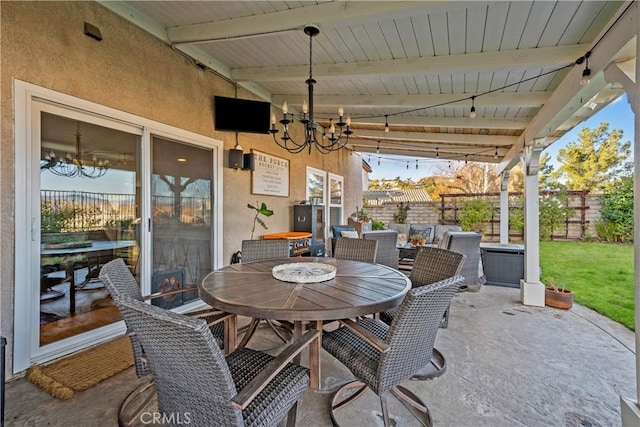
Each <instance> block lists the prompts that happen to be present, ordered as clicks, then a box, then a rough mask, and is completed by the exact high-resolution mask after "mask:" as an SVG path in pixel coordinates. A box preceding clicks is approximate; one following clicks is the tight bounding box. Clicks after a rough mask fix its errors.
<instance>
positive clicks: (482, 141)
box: [355, 130, 519, 147]
mask: <svg viewBox="0 0 640 427" xmlns="http://www.w3.org/2000/svg"><path fill="white" fill-rule="evenodd" d="M390 133H391V132H389V133H387V132H384V131H376V130H365V131H362V132H357V131H356V133H355V135H356V138H358V139H370V140H375V141H377V140H383V139H385V140H387V141H391V140H396V141H399V140H402V141H412V142H442V143H454V144H455V143H457V144H465V143H466V144H468V143H475V144H478V145H487V146H494V147H495V146H504V145H513V144H515V143H517V142H518V139H519V138H518V137H517V136H495V135H469V134H450V133H425V132H397V131H396V132H393V133H392V135H389V134H390Z"/></svg>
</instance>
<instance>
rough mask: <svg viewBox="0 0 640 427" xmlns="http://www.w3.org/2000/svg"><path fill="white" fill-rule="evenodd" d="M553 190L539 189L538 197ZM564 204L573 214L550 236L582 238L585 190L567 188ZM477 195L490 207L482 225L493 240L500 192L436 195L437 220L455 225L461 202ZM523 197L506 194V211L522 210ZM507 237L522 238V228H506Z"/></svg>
mask: <svg viewBox="0 0 640 427" xmlns="http://www.w3.org/2000/svg"><path fill="white" fill-rule="evenodd" d="M556 194H557V192H555V191H541V192H540V196H541V197H543V196H553V195H556ZM564 194H565V195H566V198H565V200H564V202H565V207H566V208H569V209H571V210H573V214H572V215H569V217H568V219H567V220H566V221H564V225H563V226H562V227H560V228H557V229H555V230H554V232H553V233H552V234H551V239H552V240H553V239H555V240H580V239H584V238H585V236H586V235H587V233H588V231H589V225H590V220H589V219H588V215H587V211H588V210H589V209H590V206H589V197H588V196H589V191H588V190H586V191H567V192H565V193H564ZM477 198H482V199H484V200H488V201H489V202H490V203H491V205H492V207H493V215H492V217H491V220H489V223H488V224H486V225H487V226H486V228H485V238H486V239H489V240H497V239H498V238H499V237H500V193H469V194H458V193H450V194H441V195H440V207H439V211H440V215H439V221H440V223H442V224H458V225H459V223H460V220H459V211H461V210H462V209H464V204H465V202H467V201H469V200H473V199H477ZM522 207H523V196H522V193H510V194H509V212H510V213H511V212H512V210H513V209H522ZM509 237H510V239H514V240H522V239H523V238H524V234H523V231H522V230H511V229H510V230H509Z"/></svg>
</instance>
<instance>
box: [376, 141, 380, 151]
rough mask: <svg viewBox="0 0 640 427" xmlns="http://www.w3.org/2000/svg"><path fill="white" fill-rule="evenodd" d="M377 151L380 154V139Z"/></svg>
mask: <svg viewBox="0 0 640 427" xmlns="http://www.w3.org/2000/svg"><path fill="white" fill-rule="evenodd" d="M376 153H377V154H380V141H378V146H377V147H376Z"/></svg>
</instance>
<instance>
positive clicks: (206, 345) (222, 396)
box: [114, 295, 319, 427]
mask: <svg viewBox="0 0 640 427" xmlns="http://www.w3.org/2000/svg"><path fill="white" fill-rule="evenodd" d="M114 300H115V301H116V303H117V304H118V306H119V307H120V309H121V311H122V314H123V316H124V319H125V322H126V323H127V325H128V326H129V327H131V328H132V329H133V330H134V331H135V332H136V335H137V336H138V337H139V339H140V341H141V342H142V345H143V346H144V348H145V351H146V353H147V357H148V361H149V366H150V368H151V370H152V372H153V376H154V379H155V383H156V390H157V395H158V409H159V411H160V413H161V414H163V415H164V417H163V419H166V420H168V421H169V424H170V425H176V426H177V425H185V424H188V425H193V426H203V427H208V426H277V425H278V424H279V422H280V421H281V420H283V419H284V417H285V416H287V414H288V417H287V425H288V426H291V427H293V426H294V425H295V419H296V408H297V401H298V399H299V398H300V397H301V396H302V394H303V393H304V392H305V391H306V390H307V388H308V386H309V370H308V369H306V368H303V367H300V366H298V365H297V364H293V363H290V362H291V361H292V360H293V359H294V358H296V357H297V356H298V355H299V353H300V352H301V351H302V350H303V349H305V348H306V347H307V345H308V344H309V343H310V342H311V341H313V340H314V339H317V338H318V336H319V333H318V332H317V331H315V330H313V331H309V332H307V333H306V334H305V335H303V336H302V337H301V338H300V339H299V340H297V341H296V342H295V343H294V344H292V345H291V346H290V347H288V348H287V349H286V350H285V351H284V352H283V353H281V354H280V355H278V356H277V357H273V356H270V355H268V354H266V353H263V352H259V351H256V350H251V349H247V348H241V349H237V350H235V351H234V352H232V353H231V354H229V355H228V356H226V357H225V356H223V354H222V352H221V351H220V348H219V347H218V345H217V344H216V341H215V339H214V337H213V335H212V334H211V331H210V330H209V328H208V327H207V324H206V322H205V321H204V320H202V319H194V318H191V317H187V316H184V315H182V314H178V313H174V312H171V311H168V310H164V309H162V308H159V307H156V306H152V305H149V304H145V303H143V302H141V301H138V300H135V299H131V298H128V297H126V296H123V295H118V296H116V297H114Z"/></svg>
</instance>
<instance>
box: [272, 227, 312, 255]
mask: <svg viewBox="0 0 640 427" xmlns="http://www.w3.org/2000/svg"><path fill="white" fill-rule="evenodd" d="M262 238H263V239H286V240H288V241H289V256H292V257H293V256H301V255H304V254H307V253H309V250H310V248H309V245H310V244H311V233H307V232H302V231H287V232H284V233H273V234H264V235H263V236H262Z"/></svg>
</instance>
